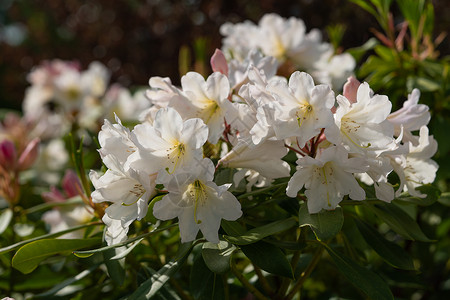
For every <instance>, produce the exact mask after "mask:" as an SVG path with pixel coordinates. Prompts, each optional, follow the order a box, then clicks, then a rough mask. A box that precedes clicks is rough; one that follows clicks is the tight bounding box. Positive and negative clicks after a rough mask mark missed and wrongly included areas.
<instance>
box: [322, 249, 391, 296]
mask: <svg viewBox="0 0 450 300" xmlns="http://www.w3.org/2000/svg"><path fill="white" fill-rule="evenodd" d="M323 245H324V246H325V249H327V251H328V254H329V255H330V257H331V258H332V259H333V261H334V263H335V264H336V267H337V268H338V270H339V272H341V273H342V274H343V275H344V276H345V277H346V278H347V279H348V281H349V282H350V283H351V284H353V285H354V286H355V287H357V288H358V289H360V290H361V291H363V292H364V293H365V294H366V295H367V296H368V297H369V298H370V299H377V300H384V299H386V300H391V299H394V296H393V295H392V293H391V290H390V289H389V286H388V285H387V284H386V282H384V281H383V279H381V277H379V276H378V275H377V274H375V273H373V272H371V271H369V270H367V269H366V268H364V267H362V266H360V265H359V264H357V263H356V262H354V261H353V260H351V259H350V258H348V257H345V256H343V255H341V254H339V253H337V252H335V251H334V250H332V249H331V248H330V247H329V246H327V245H325V244H323Z"/></svg>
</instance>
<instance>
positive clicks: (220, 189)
mask: <svg viewBox="0 0 450 300" xmlns="http://www.w3.org/2000/svg"><path fill="white" fill-rule="evenodd" d="M213 179H214V164H213V163H212V161H211V160H210V159H207V158H205V159H203V160H202V161H200V162H199V163H198V164H197V165H195V166H193V167H192V168H190V169H189V170H188V171H186V172H181V173H178V174H175V175H174V176H173V177H172V179H171V180H170V181H169V182H168V183H167V184H166V185H165V188H166V189H167V191H168V192H169V193H168V194H167V195H165V196H164V197H163V198H162V200H161V201H158V202H156V203H155V206H154V208H153V215H154V216H155V217H156V218H158V219H161V220H170V219H173V218H178V224H179V227H180V235H181V242H182V243H186V242H189V241H193V240H194V239H195V238H196V236H197V233H198V231H199V230H200V231H201V232H202V233H203V236H204V237H205V238H206V239H207V240H208V241H210V242H212V243H218V242H219V235H218V231H219V227H220V221H221V220H222V219H225V220H229V221H234V220H236V219H238V218H239V217H240V216H241V215H242V211H241V205H240V203H239V201H238V200H237V199H236V197H235V196H234V195H233V194H232V193H230V192H228V191H227V190H228V188H229V186H230V184H225V185H221V186H217V185H216V184H215V183H214V182H213Z"/></svg>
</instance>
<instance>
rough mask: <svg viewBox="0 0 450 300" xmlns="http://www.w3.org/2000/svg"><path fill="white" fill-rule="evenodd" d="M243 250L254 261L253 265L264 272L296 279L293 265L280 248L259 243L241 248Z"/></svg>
mask: <svg viewBox="0 0 450 300" xmlns="http://www.w3.org/2000/svg"><path fill="white" fill-rule="evenodd" d="M241 250H242V252H244V254H245V255H246V256H247V257H248V258H249V259H250V260H251V261H252V263H254V264H255V265H256V266H258V267H260V268H261V269H263V270H264V271H267V272H269V273H272V274H275V275H279V276H284V277H287V278H291V279H294V273H293V272H292V268H291V264H290V263H289V261H288V260H287V258H286V255H285V254H284V253H283V251H281V250H280V248H278V247H276V246H274V245H272V244H268V243H266V242H263V241H259V242H257V243H254V244H250V245H245V246H241Z"/></svg>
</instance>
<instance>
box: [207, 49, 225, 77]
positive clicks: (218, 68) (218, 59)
mask: <svg viewBox="0 0 450 300" xmlns="http://www.w3.org/2000/svg"><path fill="white" fill-rule="evenodd" d="M211 68H212V70H213V71H214V72H220V73H222V74H223V75H225V76H228V63H227V59H226V58H225V55H223V52H222V51H220V50H219V49H216V51H215V52H214V54H213V56H212V57H211Z"/></svg>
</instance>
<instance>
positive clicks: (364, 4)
mask: <svg viewBox="0 0 450 300" xmlns="http://www.w3.org/2000/svg"><path fill="white" fill-rule="evenodd" d="M350 1H351V2H353V3H355V4H356V5H358V6H359V7H361V8H362V9H364V10H365V11H367V12H369V13H370V14H371V15H373V16H374V17H376V16H377V15H378V13H377V12H376V11H375V9H374V8H373V7H372V6H371V5H370V4H369V3H367V1H365V0H350Z"/></svg>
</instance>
